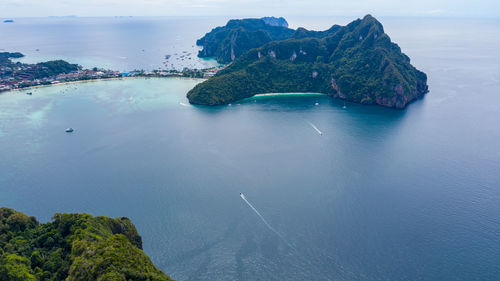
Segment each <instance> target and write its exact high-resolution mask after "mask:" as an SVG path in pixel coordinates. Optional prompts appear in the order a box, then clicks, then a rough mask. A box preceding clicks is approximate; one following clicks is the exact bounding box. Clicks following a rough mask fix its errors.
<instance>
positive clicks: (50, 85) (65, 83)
mask: <svg viewBox="0 0 500 281" xmlns="http://www.w3.org/2000/svg"><path fill="white" fill-rule="evenodd" d="M140 78H142V79H145V78H161V79H164V78H184V79H199V80H206V79H204V78H192V77H179V76H165V77H161V76H152V77H147V76H134V77H112V78H98V79H88V80H76V81H67V82H60V83H57V84H48V85H36V86H29V87H24V88H18V89H11V90H8V91H3V92H0V95H1V94H6V93H9V92H15V91H24V90H30V89H37V88H42V87H53V86H58V85H69V84H76V83H85V82H89V83H90V82H100V81H112V80H123V79H140Z"/></svg>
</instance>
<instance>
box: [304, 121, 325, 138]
mask: <svg viewBox="0 0 500 281" xmlns="http://www.w3.org/2000/svg"><path fill="white" fill-rule="evenodd" d="M307 123H309V125H311V127H312V128H313V129H314V130H316V132H318V134H320V135H323V132H321V131H320V130H319V129H318V127H316V126H315V125H314V124H313V123H311V122H309V121H307Z"/></svg>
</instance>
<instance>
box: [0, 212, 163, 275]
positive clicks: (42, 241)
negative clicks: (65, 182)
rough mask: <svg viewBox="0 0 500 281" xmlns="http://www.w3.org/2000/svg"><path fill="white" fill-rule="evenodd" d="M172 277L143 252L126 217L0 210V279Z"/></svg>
mask: <svg viewBox="0 0 500 281" xmlns="http://www.w3.org/2000/svg"><path fill="white" fill-rule="evenodd" d="M7 280H68V281H76V280H171V279H170V278H169V277H168V276H167V275H165V274H164V273H163V272H162V271H160V270H159V269H157V268H156V267H155V266H154V264H153V263H152V262H151V260H150V259H149V258H148V257H147V256H146V254H144V252H143V251H142V240H141V237H140V236H139V234H138V233H137V230H136V228H135V227H134V225H133V224H132V222H131V221H130V220H129V219H127V218H117V219H112V218H108V217H92V216H91V215H88V214H56V215H55V216H54V218H53V221H52V222H48V223H45V224H40V223H39V222H38V221H37V220H36V219H35V218H34V217H28V216H27V215H25V214H24V213H21V212H16V211H14V210H12V209H9V208H5V207H2V208H0V281H7Z"/></svg>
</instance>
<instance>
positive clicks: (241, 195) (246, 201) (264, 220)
mask: <svg viewBox="0 0 500 281" xmlns="http://www.w3.org/2000/svg"><path fill="white" fill-rule="evenodd" d="M240 197H241V199H243V201H245V203H247V205H248V206H249V207H250V208H251V209H252V210H253V211H254V212H255V213H256V214H257V216H258V217H259V218H260V219H261V220H262V222H263V223H264V224H265V225H266V226H267V228H269V230H271V231H272V232H274V233H275V234H276V235H278V237H279V238H280V239H281V240H282V241H283V242H285V244H286V245H287V246H288V247H290V248H292V249H295V248H294V247H293V246H292V245H291V244H290V243H288V241H286V239H285V237H283V235H281V234H280V233H279V232H278V231H277V230H276V229H274V227H272V226H271V225H270V224H269V223H268V222H267V221H266V219H265V218H264V217H263V216H262V215H261V214H260V213H259V211H257V209H255V207H254V206H253V205H252V204H251V203H250V202H248V200H247V198H246V197H245V194H243V193H240Z"/></svg>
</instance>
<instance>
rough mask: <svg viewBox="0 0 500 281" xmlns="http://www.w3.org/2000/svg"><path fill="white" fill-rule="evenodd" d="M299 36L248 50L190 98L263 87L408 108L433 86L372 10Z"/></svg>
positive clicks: (225, 98) (231, 97)
mask: <svg viewBox="0 0 500 281" xmlns="http://www.w3.org/2000/svg"><path fill="white" fill-rule="evenodd" d="M308 34H309V35H308ZM295 36H296V37H297V38H300V39H296V38H291V39H287V40H283V41H274V42H270V43H267V44H266V45H264V46H263V47H260V48H255V49H251V50H250V51H248V52H246V53H245V54H243V55H242V56H241V57H240V58H238V59H236V60H235V61H234V62H233V63H232V64H230V65H229V66H228V67H226V68H225V69H224V70H222V71H219V73H217V75H216V76H215V77H213V78H211V79H209V80H207V81H205V82H203V83H201V84H198V85H197V86H196V87H195V88H193V89H192V90H191V91H190V92H189V93H188V95H187V97H188V99H189V101H190V102H191V103H193V104H202V105H221V104H227V103H232V102H235V101H237V100H240V99H243V98H247V97H251V96H253V95H255V94H261V93H279V92H281V93H283V92H317V93H325V94H328V95H330V96H332V97H335V98H340V99H345V100H348V101H352V102H358V103H364V104H379V105H382V106H388V107H395V108H404V107H405V106H406V105H407V104H408V103H409V102H411V101H413V100H415V99H416V98H418V97H421V96H422V95H423V94H425V93H426V92H427V84H426V81H427V76H426V75H425V74H424V73H423V72H421V71H419V70H417V69H416V68H415V67H413V66H412V65H411V64H410V59H409V58H408V57H407V56H406V55H405V54H403V53H402V52H401V49H400V48H399V46H398V45H397V44H395V43H392V42H391V40H390V38H389V36H388V35H387V34H385V33H384V30H383V27H382V25H381V24H380V23H379V22H378V21H377V20H376V19H375V18H374V17H372V16H370V15H367V16H365V17H364V18H363V19H362V20H361V19H358V20H355V21H353V22H351V23H350V24H348V25H347V26H344V27H339V26H333V27H332V28H331V29H329V30H327V31H325V32H323V33H310V32H309V31H305V30H297V32H296V34H295ZM303 36H309V37H306V38H303ZM323 36H324V37H323Z"/></svg>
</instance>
